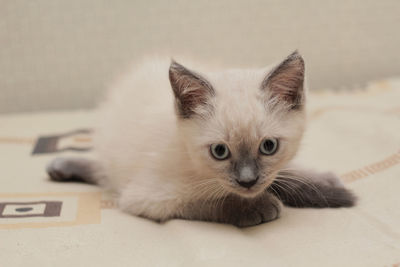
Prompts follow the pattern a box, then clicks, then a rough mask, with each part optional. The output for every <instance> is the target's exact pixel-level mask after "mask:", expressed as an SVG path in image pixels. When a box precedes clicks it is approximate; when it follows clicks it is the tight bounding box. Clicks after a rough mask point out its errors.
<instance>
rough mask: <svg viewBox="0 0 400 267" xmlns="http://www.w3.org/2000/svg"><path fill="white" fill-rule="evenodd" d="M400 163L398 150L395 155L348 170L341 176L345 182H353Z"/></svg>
mask: <svg viewBox="0 0 400 267" xmlns="http://www.w3.org/2000/svg"><path fill="white" fill-rule="evenodd" d="M399 163H400V151H398V152H397V153H395V154H393V155H390V156H389V157H387V158H385V159H384V160H381V161H378V162H374V163H371V164H369V165H366V166H364V167H362V168H359V169H356V170H353V171H350V172H346V173H344V174H342V175H340V177H341V178H342V179H343V181H344V182H347V183H351V182H354V181H356V180H359V179H361V178H365V177H367V176H370V175H373V174H375V173H378V172H381V171H384V170H386V169H389V168H391V167H393V166H395V165H397V164H399Z"/></svg>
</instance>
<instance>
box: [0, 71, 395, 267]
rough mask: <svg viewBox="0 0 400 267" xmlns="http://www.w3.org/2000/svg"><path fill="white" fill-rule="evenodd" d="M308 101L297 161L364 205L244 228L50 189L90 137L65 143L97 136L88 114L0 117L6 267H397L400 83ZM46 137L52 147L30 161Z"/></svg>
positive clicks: (0, 240)
mask: <svg viewBox="0 0 400 267" xmlns="http://www.w3.org/2000/svg"><path fill="white" fill-rule="evenodd" d="M308 103H309V107H308V108H309V125H308V131H307V134H306V137H305V140H304V142H303V146H302V149H301V152H300V154H299V161H301V162H303V163H304V164H307V166H310V167H313V168H316V169H320V170H333V171H335V172H337V173H338V174H339V175H340V176H341V178H342V179H343V181H344V182H345V183H347V186H348V187H350V188H352V189H353V190H354V192H355V193H356V194H357V195H358V197H359V203H358V205H357V207H355V208H350V209H294V208H285V209H284V212H283V214H282V216H281V218H280V219H279V220H276V221H274V222H271V223H267V224H264V225H260V226H256V227H251V228H248V229H237V228H235V227H233V226H229V225H221V224H213V223H205V222H192V221H183V220H172V221H170V222H167V223H165V224H157V223H153V222H150V221H148V220H145V219H141V218H136V217H132V216H129V215H126V214H123V213H122V212H120V211H118V210H117V209H115V207H114V204H113V203H112V202H111V201H109V199H108V198H107V197H106V196H105V194H102V193H101V191H100V189H99V188H97V187H95V186H90V185H85V184H75V183H65V184H59V183H52V182H50V181H48V179H47V176H46V174H45V171H44V169H45V165H46V163H47V162H48V161H49V160H50V159H51V158H53V157H55V156H56V155H68V154H74V153H80V154H84V153H86V152H74V151H70V149H71V148H73V149H75V150H76V149H78V150H79V149H83V150H84V149H85V148H87V147H90V141H91V139H90V133H87V132H77V133H72V134H70V135H68V136H62V137H60V136H59V135H60V134H64V133H68V132H71V130H75V129H82V128H88V127H90V126H91V124H92V118H93V115H94V113H93V112H92V111H74V112H58V113H43V114H25V115H24V114H22V115H7V116H0V166H1V172H2V173H1V178H0V266H7V267H8V266H230V267H233V266H400V208H399V200H400V194H399V192H400V164H399V163H400V79H390V80H385V81H380V82H375V83H371V84H370V85H369V86H368V88H366V89H364V90H359V91H353V92H351V93H348V92H347V93H320V94H311V95H310V96H309V100H308ZM39 136H42V137H43V136H53V137H54V136H56V139H57V140H56V142H53V143H52V144H51V145H49V146H48V147H47V148H46V146H44V147H41V149H39V150H38V151H39V152H40V150H42V153H39V152H38V153H36V154H34V155H32V154H31V153H32V151H33V149H34V145H35V144H36V142H37V138H38V137H39ZM57 136H58V137H57ZM53 139H54V138H53ZM41 140H42V141H43V140H44V139H43V138H42V139H41ZM43 149H44V152H46V149H48V152H49V151H50V152H51V151H58V152H55V153H43ZM36 150H37V149H36ZM36 152H37V151H36Z"/></svg>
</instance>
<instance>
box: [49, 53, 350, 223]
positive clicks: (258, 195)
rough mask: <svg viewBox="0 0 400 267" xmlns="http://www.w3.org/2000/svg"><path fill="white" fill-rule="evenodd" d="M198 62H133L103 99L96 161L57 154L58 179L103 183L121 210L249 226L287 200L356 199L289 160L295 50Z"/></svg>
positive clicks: (314, 203) (294, 131)
mask: <svg viewBox="0 0 400 267" xmlns="http://www.w3.org/2000/svg"><path fill="white" fill-rule="evenodd" d="M198 70H199V68H197V70H196V72H194V71H192V70H189V69H187V68H186V67H184V66H182V65H180V64H178V63H176V62H174V61H172V63H171V62H169V61H149V62H147V63H145V64H143V65H141V66H139V67H138V68H137V69H135V70H133V71H132V72H131V73H129V74H128V76H126V77H125V78H124V79H122V80H121V81H120V82H119V83H118V84H116V85H115V86H114V87H113V88H112V89H111V90H110V92H109V95H108V97H107V99H106V101H105V102H104V103H103V104H102V105H101V106H100V115H99V122H100V123H99V126H98V127H97V129H96V131H95V152H96V154H97V160H96V161H95V162H94V161H91V160H88V159H80V158H58V159H56V160H54V161H53V162H52V163H51V164H50V165H49V167H48V173H49V174H50V176H51V178H52V179H53V180H58V181H60V180H69V179H72V178H80V179H82V180H84V181H86V182H91V183H99V184H101V185H102V186H105V187H107V188H109V189H111V190H113V191H114V192H116V193H117V195H118V200H119V206H120V208H121V209H123V210H124V211H127V212H129V213H131V214H134V215H138V216H143V217H146V218H150V219H153V220H157V221H165V220H168V219H172V218H184V219H194V220H206V221H215V222H223V223H231V224H234V225H237V226H251V225H255V224H259V223H262V222H265V221H270V220H273V219H275V218H277V217H278V216H279V212H280V209H281V202H283V203H284V204H286V205H290V206H300V207H340V206H352V205H353V204H354V201H355V198H354V196H353V195H352V194H351V193H350V192H349V191H348V190H346V189H345V188H344V187H343V186H342V185H341V183H340V181H339V180H338V178H337V177H336V176H334V175H333V174H330V173H323V174H319V173H315V172H310V171H302V170H299V169H297V168H294V167H289V165H288V164H289V162H290V160H291V159H292V158H293V156H294V155H295V154H296V152H297V150H298V147H299V143H300V141H301V138H302V135H303V131H304V127H305V109H304V104H305V92H304V91H305V90H304V88H303V83H304V61H303V59H302V57H301V56H300V55H299V54H298V53H297V52H294V53H292V54H291V55H290V56H289V57H287V58H286V59H285V60H284V61H283V62H282V63H280V64H278V65H277V66H274V67H272V68H271V67H270V68H265V69H259V70H227V71H221V72H207V70H206V69H204V70H203V71H201V72H197V71H198ZM171 89H172V90H171ZM278 199H280V200H278Z"/></svg>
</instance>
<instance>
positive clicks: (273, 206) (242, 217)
mask: <svg viewBox="0 0 400 267" xmlns="http://www.w3.org/2000/svg"><path fill="white" fill-rule="evenodd" d="M242 205H243V206H241V207H237V208H238V210H233V211H231V212H230V215H229V216H228V223H231V224H233V225H236V226H238V227H249V226H254V225H258V224H262V223H265V222H269V221H273V220H275V219H277V218H278V217H279V214H280V212H281V209H282V204H281V202H280V201H278V200H276V199H275V198H271V199H269V200H268V201H265V199H264V201H256V202H255V203H246V204H243V203H242Z"/></svg>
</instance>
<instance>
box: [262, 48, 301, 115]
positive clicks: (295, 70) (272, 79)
mask: <svg viewBox="0 0 400 267" xmlns="http://www.w3.org/2000/svg"><path fill="white" fill-rule="evenodd" d="M303 83H304V60H303V58H302V57H301V55H300V54H299V53H298V52H297V50H296V51H294V52H293V53H292V54H290V55H289V56H288V57H287V58H286V59H285V60H284V61H282V63H280V64H279V65H278V66H276V67H275V68H274V69H272V70H271V71H270V72H269V73H268V75H267V76H266V77H265V79H264V81H263V82H262V84H261V89H262V90H264V91H266V92H268V93H269V97H273V98H276V99H277V100H278V101H285V102H286V104H288V105H289V106H290V108H291V109H301V107H302V105H303V101H304V90H303Z"/></svg>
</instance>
